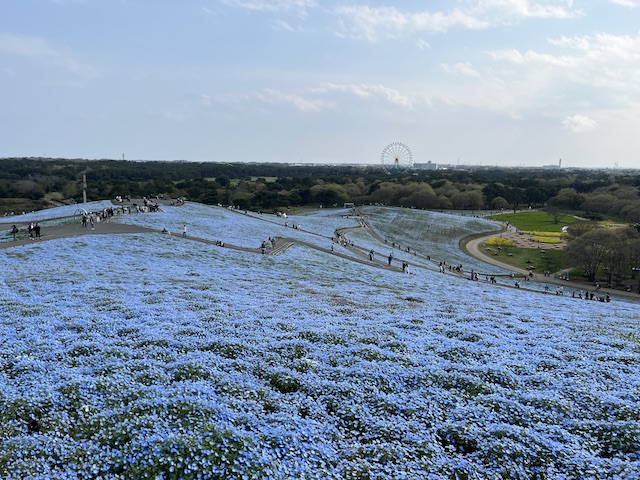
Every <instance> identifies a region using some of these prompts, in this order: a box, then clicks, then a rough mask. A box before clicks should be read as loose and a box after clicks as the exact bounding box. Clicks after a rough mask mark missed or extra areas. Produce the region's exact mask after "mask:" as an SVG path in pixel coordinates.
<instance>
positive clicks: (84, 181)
mask: <svg viewBox="0 0 640 480" xmlns="http://www.w3.org/2000/svg"><path fill="white" fill-rule="evenodd" d="M82 203H87V174H86V173H83V174H82Z"/></svg>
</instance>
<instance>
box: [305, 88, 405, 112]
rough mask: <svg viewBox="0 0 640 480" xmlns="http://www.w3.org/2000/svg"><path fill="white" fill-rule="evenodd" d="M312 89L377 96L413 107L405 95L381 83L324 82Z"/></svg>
mask: <svg viewBox="0 0 640 480" xmlns="http://www.w3.org/2000/svg"><path fill="white" fill-rule="evenodd" d="M314 91H316V92H323V93H324V92H340V93H347V94H350V95H353V96H355V97H358V98H379V99H382V100H384V101H386V102H388V103H391V104H393V105H397V106H400V107H406V108H411V107H413V103H414V102H413V101H412V99H411V98H410V97H408V96H407V95H403V94H401V93H400V92H399V91H398V90H395V89H393V88H389V87H385V86H383V85H366V84H335V83H325V84H322V85H321V86H320V87H319V88H317V89H314Z"/></svg>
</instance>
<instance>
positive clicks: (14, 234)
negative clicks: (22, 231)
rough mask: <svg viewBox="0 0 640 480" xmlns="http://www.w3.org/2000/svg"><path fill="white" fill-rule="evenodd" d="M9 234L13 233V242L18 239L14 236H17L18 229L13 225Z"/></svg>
mask: <svg viewBox="0 0 640 480" xmlns="http://www.w3.org/2000/svg"><path fill="white" fill-rule="evenodd" d="M11 233H13V241H14V242H15V241H16V240H17V239H18V238H17V237H16V235H18V227H16V226H15V225H12V226H11Z"/></svg>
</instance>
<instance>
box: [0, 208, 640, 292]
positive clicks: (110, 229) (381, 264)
mask: <svg viewBox="0 0 640 480" xmlns="http://www.w3.org/2000/svg"><path fill="white" fill-rule="evenodd" d="M132 203H135V200H132ZM140 204H142V201H140V203H139V205H140ZM254 218H260V217H254ZM265 220H266V219H265ZM267 221H268V220H267ZM16 225H17V223H16ZM357 228H365V229H367V230H368V231H369V233H370V234H371V235H372V236H373V237H374V238H375V239H377V240H378V241H380V242H381V243H384V239H382V238H380V237H379V236H378V235H377V234H376V233H375V232H374V231H373V230H372V229H370V228H369V227H368V225H367V224H366V222H364V221H363V220H362V221H361V223H360V226H359V227H353V228H350V229H344V231H345V232H346V231H348V230H352V229H357ZM135 233H157V234H163V232H162V231H160V230H157V229H152V228H146V227H141V226H138V225H128V224H121V223H114V222H110V221H106V222H104V221H103V222H96V223H95V226H94V229H91V227H89V226H87V227H82V226H81V225H80V223H79V222H73V223H67V224H63V225H58V226H51V227H44V228H42V232H41V234H42V237H41V238H40V239H31V238H29V236H28V235H26V234H25V233H24V232H21V234H20V235H19V236H18V239H17V240H16V241H13V240H11V239H8V240H4V241H2V242H0V250H2V249H7V248H14V247H20V246H23V245H29V244H33V243H37V242H41V241H44V240H54V239H58V238H73V237H79V236H82V235H118V234H135ZM308 233H311V232H308ZM501 233H503V232H500V231H498V232H491V233H488V234H487V235H486V236H481V237H478V238H474V239H472V240H469V241H462V242H460V248H462V249H463V250H464V251H465V252H467V253H468V254H469V255H472V256H474V257H475V258H477V259H479V260H481V261H483V262H485V263H489V264H491V265H495V266H498V267H501V268H504V269H505V270H507V271H512V272H514V273H516V274H518V275H521V276H525V275H528V273H529V271H528V270H524V269H520V268H516V267H513V266H512V265H509V264H506V263H503V262H500V261H499V260H497V259H496V258H495V257H492V256H488V255H485V254H484V253H483V252H482V251H481V248H480V245H482V244H483V243H484V242H486V241H487V240H488V239H489V238H492V237H499V236H500V235H501ZM170 235H172V236H175V237H181V233H180V232H177V233H171V234H170ZM323 238H324V237H323ZM187 239H188V240H191V241H197V242H201V243H207V244H210V245H216V246H219V247H224V248H231V249H234V250H242V251H246V252H252V253H261V252H262V249H261V248H249V247H240V246H237V245H231V244H228V243H224V244H223V245H220V244H219V242H218V241H217V240H210V239H206V238H199V237H193V236H189V237H187ZM327 240H328V241H331V239H329V238H328V237H327ZM294 244H298V245H304V246H307V247H309V248H313V249H315V250H318V251H321V252H325V253H329V254H331V255H334V256H337V257H341V258H344V259H346V260H350V261H353V262H357V263H361V264H364V265H370V266H374V267H377V268H382V269H385V270H393V271H402V269H401V268H400V267H399V266H396V265H393V264H392V265H389V264H388V262H387V260H386V258H377V257H376V258H375V259H374V260H370V259H369V257H368V250H367V251H365V250H363V249H362V248H361V247H357V246H350V245H347V246H346V248H347V250H348V251H349V252H350V253H351V254H352V255H348V254H345V253H342V252H339V251H335V250H333V249H331V248H323V247H319V246H318V245H316V244H313V243H310V242H305V241H303V240H299V239H295V238H287V237H284V238H278V239H277V241H276V243H275V245H274V246H273V248H269V249H266V250H265V254H268V255H277V254H279V253H281V252H283V251H284V250H286V249H287V248H288V247H289V246H291V245H294ZM415 254H416V253H414V255H415ZM408 260H410V258H409V259H408ZM401 261H402V259H400V258H396V259H394V263H400V262H401ZM411 263H413V262H411ZM413 265H414V267H416V265H415V264H413ZM424 268H426V267H424ZM434 270H435V267H434ZM461 276H464V275H461ZM533 280H534V281H538V282H542V283H548V284H555V285H562V286H563V287H565V288H566V289H568V290H582V291H594V289H595V287H594V285H592V284H590V283H587V282H580V281H575V280H574V281H566V280H562V279H560V278H555V277H542V276H540V274H536V275H535V277H534V278H533ZM502 286H504V285H502ZM523 287H524V284H523ZM598 293H599V294H604V293H609V294H611V295H618V296H625V297H628V298H634V299H640V294H638V293H637V292H625V291H621V290H614V289H607V288H600V290H599V291H598Z"/></svg>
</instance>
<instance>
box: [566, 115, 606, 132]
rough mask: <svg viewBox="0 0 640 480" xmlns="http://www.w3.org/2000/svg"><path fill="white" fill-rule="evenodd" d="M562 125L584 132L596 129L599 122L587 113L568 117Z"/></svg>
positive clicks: (573, 130) (568, 128) (574, 130)
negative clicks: (586, 114)
mask: <svg viewBox="0 0 640 480" xmlns="http://www.w3.org/2000/svg"><path fill="white" fill-rule="evenodd" d="M562 126H563V127H564V128H566V129H567V130H571V131H572V132H575V133H584V132H590V131H592V130H594V129H595V128H596V127H597V126H598V124H597V123H596V121H595V120H593V119H591V118H589V117H587V116H585V115H573V116H571V117H566V118H565V119H564V120H563V121H562Z"/></svg>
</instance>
